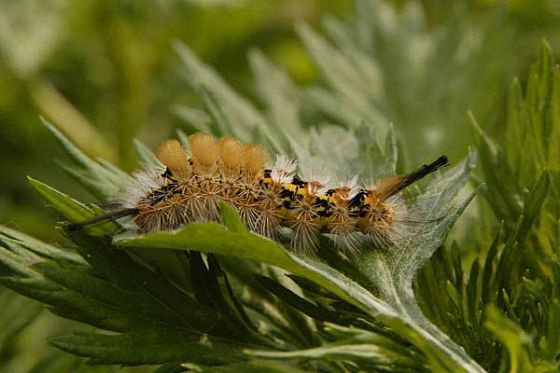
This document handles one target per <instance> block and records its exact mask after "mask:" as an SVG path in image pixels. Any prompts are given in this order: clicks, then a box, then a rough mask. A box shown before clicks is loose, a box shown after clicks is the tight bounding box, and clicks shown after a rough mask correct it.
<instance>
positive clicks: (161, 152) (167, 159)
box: [156, 140, 192, 178]
mask: <svg viewBox="0 0 560 373" xmlns="http://www.w3.org/2000/svg"><path fill="white" fill-rule="evenodd" d="M156 155H157V158H158V159H159V160H160V161H161V163H163V164H164V165H165V166H166V167H167V168H168V169H169V171H171V174H172V175H173V176H177V177H181V178H186V177H189V176H190V175H191V173H192V167H191V165H190V164H189V160H188V157H187V153H185V149H183V147H182V146H181V144H180V143H179V141H177V140H166V141H165V142H163V144H161V145H160V146H159V148H158V150H157V154H156Z"/></svg>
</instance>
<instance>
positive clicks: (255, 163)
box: [244, 144, 268, 175]
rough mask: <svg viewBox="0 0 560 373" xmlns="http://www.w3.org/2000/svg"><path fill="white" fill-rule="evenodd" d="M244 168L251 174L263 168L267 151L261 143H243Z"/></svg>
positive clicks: (266, 158)
mask: <svg viewBox="0 0 560 373" xmlns="http://www.w3.org/2000/svg"><path fill="white" fill-rule="evenodd" d="M244 154H245V170H246V171H247V172H248V173H249V174H252V175H256V174H258V173H259V172H261V171H262V170H263V169H264V165H265V163H266V162H267V161H268V152H267V151H266V149H265V148H264V146H262V145H258V144H245V145H244Z"/></svg>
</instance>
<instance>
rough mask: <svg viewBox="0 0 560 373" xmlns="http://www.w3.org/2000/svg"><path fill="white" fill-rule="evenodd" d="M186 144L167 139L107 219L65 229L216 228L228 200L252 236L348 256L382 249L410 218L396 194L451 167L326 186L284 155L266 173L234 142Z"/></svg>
mask: <svg viewBox="0 0 560 373" xmlns="http://www.w3.org/2000/svg"><path fill="white" fill-rule="evenodd" d="M188 145H189V148H190V154H188V153H187V151H186V150H185V149H184V148H183V146H182V145H181V144H180V143H179V142H178V141H177V140H166V141H165V142H164V143H163V144H162V145H161V146H160V147H159V149H158V150H157V152H156V156H157V158H158V159H159V161H160V162H161V163H162V164H163V166H164V167H165V168H164V169H160V170H145V171H142V172H139V173H136V174H135V175H133V177H132V179H131V182H130V185H128V186H126V187H125V188H123V191H122V192H121V193H119V195H117V196H115V198H114V200H113V201H112V202H111V204H110V206H111V207H110V209H109V210H108V211H107V212H106V213H105V214H103V215H100V216H98V217H95V218H93V219H90V220H88V221H85V222H79V223H74V224H71V225H70V229H78V228H80V227H83V226H86V225H89V224H93V223H98V222H101V221H104V220H108V219H123V218H127V219H128V220H129V221H131V222H132V224H133V226H135V227H136V229H138V230H139V231H141V232H145V233H147V232H154V231H160V230H174V229H177V228H180V227H181V226H183V225H185V224H189V223H192V222H220V220H221V216H220V204H221V203H223V202H226V203H228V204H230V205H231V206H233V208H234V209H235V210H236V211H237V213H238V214H239V215H240V216H241V218H242V219H243V221H244V223H245V224H246V226H247V227H248V228H249V229H250V230H251V231H253V232H255V233H258V234H260V235H263V236H266V237H269V238H271V239H274V240H280V241H283V242H286V243H287V244H288V245H289V246H291V247H292V248H293V249H295V250H300V251H304V252H312V251H314V250H317V249H318V247H319V239H320V236H321V235H326V236H328V237H329V238H331V239H332V240H333V241H334V242H335V243H337V245H339V246H340V247H342V248H344V249H347V250H349V251H350V252H354V251H357V250H360V249H362V248H363V246H364V245H367V243H370V244H373V245H374V246H377V247H386V246H390V245H391V244H392V243H393V241H394V239H395V236H397V235H399V234H402V226H401V225H402V224H404V222H405V221H407V219H408V216H407V211H406V206H405V203H404V202H403V198H402V196H401V192H402V191H403V190H404V189H405V188H407V187H408V186H410V185H411V184H413V183H415V182H417V181H418V180H420V179H422V178H424V177H426V176H427V175H430V174H432V173H434V172H435V171H437V170H439V169H440V168H442V167H444V166H446V165H447V164H448V159H447V157H446V156H441V157H439V158H437V159H436V160H435V161H434V162H432V163H429V164H424V165H423V166H421V167H420V168H418V169H416V170H415V171H413V172H410V173H408V174H405V175H402V176H395V177H388V178H385V179H383V180H381V181H380V182H379V183H377V185H376V186H375V187H360V186H358V184H357V177H354V178H352V179H350V180H348V181H347V182H344V183H340V184H339V185H331V184H330V183H329V180H328V178H327V177H325V175H322V174H321V173H317V175H313V176H311V177H310V178H308V179H307V180H303V179H302V178H300V177H299V176H298V175H297V174H296V170H297V162H296V161H295V160H291V159H289V158H288V157H286V156H285V155H279V156H277V157H276V160H275V162H273V163H272V165H270V166H269V167H266V165H267V162H268V158H269V154H268V152H267V151H266V150H265V148H264V147H263V146H261V145H256V144H246V143H242V142H241V141H240V140H239V139H237V138H233V137H223V138H220V139H215V138H214V137H213V136H211V135H208V134H205V133H196V134H193V135H191V136H189V137H188ZM364 240H365V241H367V242H366V243H364Z"/></svg>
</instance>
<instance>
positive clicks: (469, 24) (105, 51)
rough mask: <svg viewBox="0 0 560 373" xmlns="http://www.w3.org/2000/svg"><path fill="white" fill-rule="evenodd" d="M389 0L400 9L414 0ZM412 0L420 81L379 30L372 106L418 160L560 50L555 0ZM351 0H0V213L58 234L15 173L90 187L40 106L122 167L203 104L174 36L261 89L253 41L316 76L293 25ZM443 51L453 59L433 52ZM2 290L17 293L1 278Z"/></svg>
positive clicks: (296, 70) (25, 357) (28, 352)
mask: <svg viewBox="0 0 560 373" xmlns="http://www.w3.org/2000/svg"><path fill="white" fill-rule="evenodd" d="M387 3H388V4H391V5H392V6H394V7H395V8H397V9H399V10H402V11H405V10H406V8H407V6H408V5H410V3H411V2H410V1H407V0H394V1H387ZM418 3H419V4H420V5H421V6H420V9H422V11H423V12H424V13H425V18H426V22H425V24H423V25H417V26H415V25H408V24H397V25H396V27H395V30H397V31H396V32H398V30H400V29H401V28H402V29H405V28H406V29H408V30H409V31H408V32H409V33H408V34H403V36H402V37H403V38H405V39H406V40H409V39H410V37H411V35H412V36H418V40H415V42H417V44H419V45H422V43H425V42H430V41H433V40H435V41H436V43H435V45H437V48H439V49H438V50H437V51H436V52H434V54H435V55H437V56H438V58H439V60H436V59H434V63H433V64H431V65H430V66H429V69H428V70H426V69H425V70H424V71H423V72H422V73H423V74H424V81H423V82H422V84H419V83H418V82H416V81H414V82H411V81H410V79H411V78H410V76H413V77H414V75H407V73H408V72H409V70H413V69H414V65H413V64H411V61H412V62H414V61H415V59H417V58H421V56H417V55H415V54H414V51H406V52H409V56H408V59H406V58H403V56H402V54H398V53H395V51H396V50H399V48H402V46H401V45H398V44H395V43H390V41H391V40H392V39H391V38H390V37H386V38H385V39H383V38H380V41H379V43H377V44H376V47H377V49H376V50H375V58H376V59H377V60H378V61H379V63H380V66H381V69H380V70H381V72H382V73H383V74H384V78H385V80H386V83H387V82H388V84H386V85H385V86H384V90H385V91H384V98H385V99H384V101H383V102H381V103H379V107H378V108H377V109H378V110H379V111H380V112H381V113H382V114H383V116H384V118H386V119H387V120H388V121H390V122H392V123H394V124H395V128H396V129H397V131H398V133H399V136H400V138H401V140H402V143H403V148H404V149H405V155H406V156H407V157H409V158H413V157H417V156H422V158H421V159H422V161H420V162H423V161H424V160H425V159H429V157H431V156H432V155H437V154H440V153H448V154H451V155H452V157H454V158H455V159H458V158H459V157H461V156H463V155H465V154H466V152H467V146H468V145H469V144H471V143H472V141H471V140H470V138H469V129H468V126H467V124H466V123H467V122H468V118H467V111H468V110H472V111H473V112H474V114H475V115H476V116H477V118H478V119H479V121H480V122H481V123H484V124H485V129H486V130H487V131H488V132H489V133H491V134H499V133H500V130H501V129H500V126H501V123H502V122H503V121H502V119H503V116H504V113H505V105H504V102H505V97H506V92H507V86H508V85H509V84H510V82H511V79H512V78H513V77H515V76H519V77H521V79H522V77H524V76H526V72H527V70H528V66H529V63H530V62H531V61H533V60H534V58H535V54H536V53H537V50H538V48H537V46H538V43H539V41H540V40H541V39H542V38H547V39H548V40H549V42H550V44H551V46H552V49H553V50H555V51H559V50H560V0H509V1H492V0H477V1H474V0H473V1H468V0H464V1H456V2H449V1H448V0H424V1H421V2H418ZM450 3H453V5H451V4H450ZM355 12H356V9H355V6H354V2H353V1H347V0H322V1H319V0H315V1H313V0H283V1H282V0H190V1H189V0H156V1H134V0H114V1H103V0H83V1H69V0H66V1H64V0H45V1H39V0H19V1H9V0H2V1H0V127H1V132H0V133H1V136H0V153H1V157H0V167H1V169H2V171H3V173H2V177H1V178H0V223H2V224H6V225H8V226H10V227H13V228H16V229H18V230H21V231H23V232H26V233H29V234H31V235H34V236H36V237H39V238H42V239H46V240H50V241H52V240H61V239H62V238H61V237H60V236H57V234H56V231H55V230H54V229H53V226H54V223H55V221H56V217H55V216H52V215H50V214H49V212H48V211H47V209H45V208H44V207H43V206H42V204H41V203H40V201H39V199H38V198H37V197H36V196H35V195H34V194H33V193H32V192H31V190H30V188H29V187H28V186H27V182H26V175H30V176H33V177H34V178H36V179H39V180H42V181H45V182H46V183H48V184H50V185H53V186H55V187H57V188H58V189H61V190H64V191H67V192H69V193H70V194H71V195H73V196H76V197H79V198H82V199H85V200H88V198H89V200H91V197H88V196H87V195H86V194H85V192H83V191H81V190H79V189H77V188H76V186H75V184H74V183H73V182H71V180H70V178H69V177H68V176H67V175H66V174H65V173H64V172H63V171H62V170H61V167H60V165H59V164H58V163H57V161H56V160H57V159H63V157H64V156H63V154H62V152H61V150H60V149H59V147H58V145H57V143H56V142H55V140H54V139H53V138H52V137H51V136H50V135H49V134H48V131H47V130H46V129H45V128H44V127H43V126H42V125H41V123H40V120H39V117H40V116H44V117H45V118H48V119H49V120H51V121H53V122H55V123H57V125H58V126H59V127H60V129H61V130H62V131H63V132H64V133H65V134H66V135H67V136H69V137H70V138H71V139H72V140H73V141H75V142H76V143H77V144H78V145H79V146H81V147H82V148H83V149H85V150H86V151H87V153H88V154H90V155H92V156H96V157H102V158H105V159H108V160H110V161H112V162H114V163H115V164H117V165H119V166H120V167H122V168H124V169H126V170H133V169H134V168H135V166H136V159H135V155H134V150H133V147H132V141H133V139H135V138H137V139H139V140H141V141H142V142H143V143H145V144H147V145H148V146H149V147H152V148H153V147H155V146H157V144H158V143H159V142H160V141H161V140H162V139H164V138H165V137H168V136H173V133H174V130H175V129H176V128H182V129H184V130H185V131H187V132H190V131H192V128H190V127H188V125H187V124H186V123H185V121H183V120H182V119H181V118H180V116H178V115H177V114H176V111H175V108H176V107H177V106H179V105H187V106H191V107H197V106H201V100H200V98H199V96H198V95H197V93H196V92H194V91H193V90H192V89H191V88H190V86H189V85H188V84H187V82H186V81H185V80H184V79H183V78H181V75H182V73H181V70H182V65H181V63H180V61H179V59H178V57H177V54H176V53H175V51H174V49H173V48H172V43H173V42H175V41H177V40H179V41H182V42H184V43H185V44H186V45H188V46H189V47H190V48H192V50H193V51H194V52H195V53H196V54H197V55H198V56H199V57H200V58H201V59H202V60H203V61H204V62H205V63H207V64H208V65H210V66H213V67H214V68H215V69H216V70H217V71H218V72H219V73H220V74H221V75H222V76H223V77H224V78H225V79H226V80H227V81H228V82H229V83H230V84H231V85H232V86H233V87H234V88H235V89H236V90H237V91H238V92H240V93H241V94H242V95H244V96H246V97H248V98H250V99H252V100H255V101H258V92H257V91H256V90H255V85H254V78H253V74H252V72H251V69H250V64H249V63H248V59H247V53H248V52H249V51H250V50H252V49H259V50H261V51H262V52H263V53H264V55H266V56H267V57H268V58H269V59H270V60H272V61H274V63H276V64H277V65H279V66H280V67H282V68H283V69H284V70H286V72H287V73H288V75H289V76H290V77H291V79H292V80H293V81H294V82H295V83H297V84H299V85H301V86H304V87H310V88H311V87H317V86H321V85H322V84H323V77H322V75H321V71H320V70H321V69H320V66H317V64H316V63H314V62H313V61H312V59H311V58H310V56H309V53H308V52H306V47H305V46H304V44H303V43H302V41H301V39H300V37H299V36H298V34H297V32H296V25H300V24H304V23H305V24H308V25H310V26H311V28H313V29H315V30H317V31H318V32H320V33H321V32H322V31H321V30H322V27H323V26H322V21H323V20H325V19H326V18H325V17H327V16H331V17H335V18H337V19H342V20H351V19H352V17H354V14H355ZM361 16H364V15H361ZM366 16H367V15H366ZM380 18H381V19H383V16H382V15H381V17H380ZM401 20H402V19H401ZM414 27H418V30H415V29H414ZM465 30H468V32H470V33H471V34H472V35H474V36H473V40H477V43H476V48H475V47H472V46H469V45H467V44H466V45H461V46H460V47H457V43H458V42H459V41H461V42H465V39H466V38H461V37H459V36H461V35H463V33H464V32H465ZM410 33H417V35H416V34H410ZM397 40H398V39H397ZM383 41H385V43H383ZM467 41H468V40H467ZM473 44H474V42H473ZM470 47H471V49H470V51H471V52H472V50H473V48H474V49H476V50H475V52H474V53H466V52H465V53H466V54H465V56H466V57H464V60H461V58H462V57H461V51H463V50H469V48H470ZM446 54H447V55H449V56H448V57H449V58H454V59H456V60H457V61H459V62H456V63H453V64H449V66H448V65H446V64H438V63H437V61H440V62H441V61H442V60H443V61H445V58H446V56H447V55H446ZM318 111H319V110H314V109H313V107H310V108H309V110H308V111H307V112H304V113H303V115H306V116H307V118H311V119H310V120H309V121H308V122H310V123H316V124H319V123H323V122H331V123H336V115H333V116H331V117H329V116H328V115H324V114H321V115H320V114H318ZM439 122H442V123H444V124H445V125H441V126H439V125H438V123H439ZM430 123H433V125H431V124H430ZM420 162H416V163H420ZM0 296H5V297H14V300H13V304H17V302H23V301H22V300H21V299H19V297H15V296H14V295H12V294H11V293H8V292H7V291H6V290H0ZM28 302H30V301H28ZM30 307H32V306H30ZM33 312H38V311H30V317H29V320H32V319H33ZM68 323H69V322H63V321H60V319H55V318H54V317H53V316H50V315H47V314H46V313H42V315H41V316H40V317H39V318H38V319H37V320H36V321H34V322H33V323H32V324H31V326H30V327H29V328H28V329H26V330H25V332H24V333H22V334H21V335H20V336H19V337H18V338H16V339H14V340H13V343H12V342H10V345H9V346H8V347H6V346H4V349H3V350H1V349H0V351H1V353H0V354H1V355H0V367H1V366H2V365H4V366H5V367H10V369H16V367H17V369H18V370H19V371H26V370H27V369H29V368H30V367H31V366H33V365H34V364H36V363H37V362H39V361H41V360H42V359H51V358H52V356H54V355H52V354H53V353H54V352H53V351H54V349H53V348H51V347H49V346H48V345H47V342H46V339H45V338H46V336H48V335H52V334H56V332H57V331H59V330H63V329H64V328H66V327H67V325H68ZM1 342H2V340H1V339H0V346H1ZM46 361H48V360H46ZM10 371H14V370H10Z"/></svg>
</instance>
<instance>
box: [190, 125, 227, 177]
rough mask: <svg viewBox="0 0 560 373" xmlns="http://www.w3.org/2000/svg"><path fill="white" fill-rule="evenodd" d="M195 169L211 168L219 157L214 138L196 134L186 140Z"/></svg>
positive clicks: (204, 134) (200, 133) (199, 133)
mask: <svg viewBox="0 0 560 373" xmlns="http://www.w3.org/2000/svg"><path fill="white" fill-rule="evenodd" d="M188 141H189V146H190V148H191V152H192V159H193V161H194V166H195V167H201V168H203V169H209V168H212V167H213V166H214V165H215V164H216V161H217V160H218V158H219V157H220V149H219V146H218V143H217V142H216V140H215V139H214V137H212V136H210V135H208V134H206V133H202V132H198V133H195V134H194V135H190V136H189V138H188Z"/></svg>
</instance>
